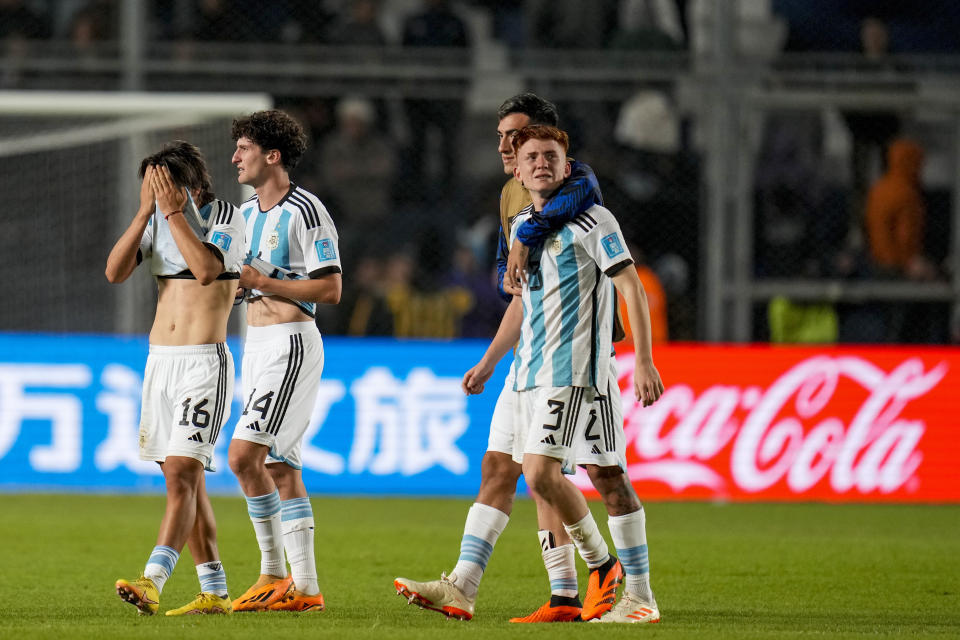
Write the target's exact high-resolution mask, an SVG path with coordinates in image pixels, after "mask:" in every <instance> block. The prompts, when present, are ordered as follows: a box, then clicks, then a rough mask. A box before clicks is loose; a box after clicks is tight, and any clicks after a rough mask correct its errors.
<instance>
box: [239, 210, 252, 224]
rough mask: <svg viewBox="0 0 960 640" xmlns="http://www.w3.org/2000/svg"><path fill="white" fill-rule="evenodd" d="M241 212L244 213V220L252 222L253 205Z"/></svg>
mask: <svg viewBox="0 0 960 640" xmlns="http://www.w3.org/2000/svg"><path fill="white" fill-rule="evenodd" d="M240 213H241V214H243V221H244V222H250V214H251V213H253V207H247V208H246V209H243V210H242V211H240Z"/></svg>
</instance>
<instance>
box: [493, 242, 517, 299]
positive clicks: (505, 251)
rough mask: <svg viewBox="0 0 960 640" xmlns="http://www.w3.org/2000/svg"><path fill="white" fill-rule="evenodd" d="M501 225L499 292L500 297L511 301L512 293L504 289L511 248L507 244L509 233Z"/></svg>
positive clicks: (498, 270) (498, 272)
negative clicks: (504, 278) (504, 277)
mask: <svg viewBox="0 0 960 640" xmlns="http://www.w3.org/2000/svg"><path fill="white" fill-rule="evenodd" d="M506 233H507V232H506V231H504V229H503V225H500V233H498V234H497V293H499V294H500V297H501V298H503V299H504V300H506V301H507V302H510V300H511V299H512V298H513V296H512V295H510V294H509V293H507V292H506V291H504V290H503V276H504V275H505V274H506V273H507V256H508V255H509V254H510V248H509V247H508V246H507V235H506Z"/></svg>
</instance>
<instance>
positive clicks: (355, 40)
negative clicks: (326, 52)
mask: <svg viewBox="0 0 960 640" xmlns="http://www.w3.org/2000/svg"><path fill="white" fill-rule="evenodd" d="M327 41H328V42H329V43H331V44H340V45H347V46H352V47H378V46H383V45H385V44H387V38H386V36H385V35H384V33H383V29H382V28H381V27H380V1H379V0H351V2H350V5H349V9H348V11H347V12H345V15H344V16H341V18H340V19H339V20H337V21H336V22H334V23H333V25H332V26H331V27H330V29H329V30H328V33H327Z"/></svg>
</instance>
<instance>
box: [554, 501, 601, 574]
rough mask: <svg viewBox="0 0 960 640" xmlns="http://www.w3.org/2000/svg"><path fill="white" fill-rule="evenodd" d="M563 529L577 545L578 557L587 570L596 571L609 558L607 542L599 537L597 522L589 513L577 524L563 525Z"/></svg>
mask: <svg viewBox="0 0 960 640" xmlns="http://www.w3.org/2000/svg"><path fill="white" fill-rule="evenodd" d="M563 528H564V529H566V530H567V534H569V535H570V539H571V540H573V544H575V545H577V551H579V552H580V557H581V558H583V561H584V562H586V563H587V566H588V567H589V568H591V569H596V568H597V567H599V566H601V565H602V564H603V563H604V562H606V561H607V560H608V559H609V558H610V553H609V551H608V550H607V541H606V540H604V539H603V536H602V535H600V529H599V528H598V527H597V521H596V520H594V519H593V514H591V513H590V512H589V511H587V515H585V516H584V517H583V519H582V520H580V521H579V522H575V523H573V524H571V525H567V524H564V525H563Z"/></svg>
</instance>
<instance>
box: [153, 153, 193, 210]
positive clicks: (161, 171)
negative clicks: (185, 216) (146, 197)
mask: <svg viewBox="0 0 960 640" xmlns="http://www.w3.org/2000/svg"><path fill="white" fill-rule="evenodd" d="M151 184H152V185H153V192H154V194H155V196H156V198H157V206H158V207H159V208H160V211H161V212H162V213H167V214H168V213H171V212H173V211H183V207H184V205H185V204H187V190H186V188H185V187H178V186H177V185H175V184H174V183H173V178H172V177H171V176H170V171H169V169H167V168H166V167H164V166H163V165H160V166H157V167H154V171H153V179H152V180H151Z"/></svg>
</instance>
